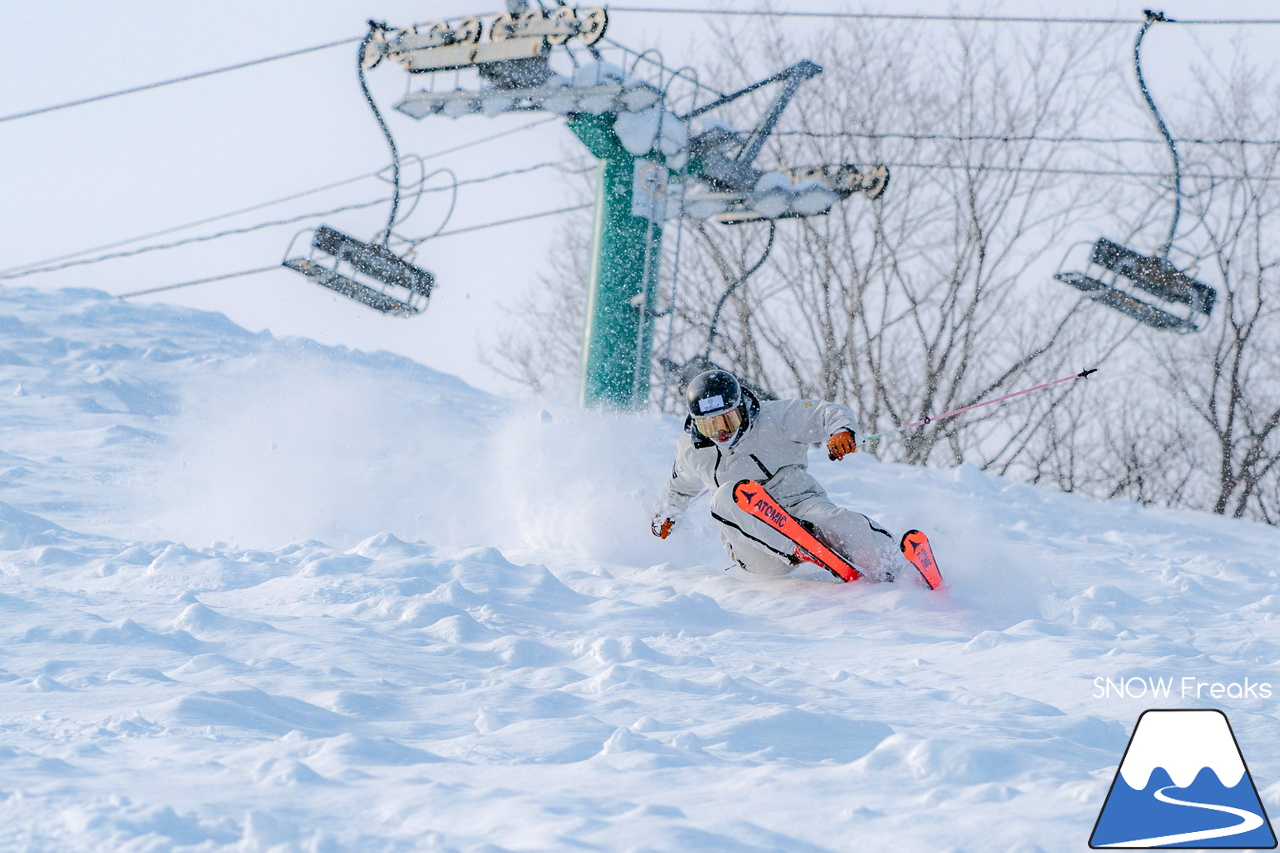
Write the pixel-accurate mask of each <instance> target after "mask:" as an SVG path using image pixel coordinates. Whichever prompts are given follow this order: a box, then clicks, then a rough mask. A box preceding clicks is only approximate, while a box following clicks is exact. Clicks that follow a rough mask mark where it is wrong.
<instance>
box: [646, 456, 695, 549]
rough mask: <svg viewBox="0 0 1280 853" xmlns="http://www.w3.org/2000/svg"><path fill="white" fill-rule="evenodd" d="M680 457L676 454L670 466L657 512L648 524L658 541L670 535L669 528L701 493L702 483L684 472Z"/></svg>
mask: <svg viewBox="0 0 1280 853" xmlns="http://www.w3.org/2000/svg"><path fill="white" fill-rule="evenodd" d="M680 456H681V454H679V453H677V454H676V461H675V464H673V465H672V466H671V477H670V478H669V479H668V480H667V487H666V489H665V490H664V491H663V493H662V500H661V503H660V504H659V506H658V512H657V514H655V515H654V517H653V522H652V523H651V524H650V529H651V530H652V531H653V535H654V536H657V537H658V538H659V539H666V538H667V536H669V535H670V534H671V528H672V527H674V526H675V523H676V522H677V521H679V520H680V518H681V516H683V515H684V511H685V510H686V509H687V508H688V506H689V502H690V501H692V500H693V499H694V498H695V497H697V496H698V495H699V494H700V493H701V492H702V483H701V482H700V481H699V480H697V479H696V478H694V477H691V476H690V475H689V474H688V473H687V472H686V471H685V470H684V467H683V466H682V465H681V464H680V461H681V460H680Z"/></svg>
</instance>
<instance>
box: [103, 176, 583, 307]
mask: <svg viewBox="0 0 1280 853" xmlns="http://www.w3.org/2000/svg"><path fill="white" fill-rule="evenodd" d="M385 201H386V199H379V200H378V201H375V202H372V203H371V204H365V205H359V206H360V207H370V206H372V204H382V203H383V202H385ZM591 207H595V203H594V202H591V203H588V204H578V205H574V206H572V207H561V208H557V209H556V210H543V211H540V212H538V213H527V214H525V215H524V216H516V217H512V218H511V219H499V220H498V221H496V222H485V223H482V224H480V225H467V226H465V227H462V228H455V229H453V230H452V231H441V232H440V233H438V234H435V235H433V236H432V239H435V238H440V237H452V236H453V235H455V234H468V233H470V232H472V231H483V230H485V229H486V228H499V227H501V226H503V225H514V224H515V223H517V222H528V221H529V220H531V219H542V218H543V217H547V216H559V215H560V214H562V213H573V212H574V211H578V210H586V209H588V208H591ZM313 215H319V216H324V215H327V214H313ZM272 224H282V223H272ZM278 269H280V265H279V264H275V265H272V266H269V267H260V268H258V269H252V270H241V271H240V272H233V273H227V274H226V275H217V276H212V277H210V278H201V279H197V280H196V281H184V282H181V283H179V284H166V285H164V286H163V287H152V288H149V289H147V290H135V291H132V292H130V293H120V294H117V295H116V298H117V299H130V298H132V297H134V296H146V295H147V294H150V293H160V292H162V291H165V290H177V289H179V288H182V287H192V286H194V285H197V284H208V283H209V282H212V281H225V280H227V279H231V278H239V277H241V276H246V275H257V274H258V273H262V272H270V271H272V270H278Z"/></svg>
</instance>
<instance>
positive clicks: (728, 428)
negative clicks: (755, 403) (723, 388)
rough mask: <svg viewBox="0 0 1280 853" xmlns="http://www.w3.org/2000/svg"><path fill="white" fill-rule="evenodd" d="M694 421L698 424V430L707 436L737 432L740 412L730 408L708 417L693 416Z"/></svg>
mask: <svg viewBox="0 0 1280 853" xmlns="http://www.w3.org/2000/svg"><path fill="white" fill-rule="evenodd" d="M695 423H697V425H698V432H700V433H702V434H703V435H705V436H707V437H714V436H715V435H716V434H718V433H722V432H730V433H732V432H737V431H738V427H740V426H742V412H740V411H738V410H737V409H730V410H729V411H727V412H722V413H721V414H718V415H715V416H713V417H710V418H695Z"/></svg>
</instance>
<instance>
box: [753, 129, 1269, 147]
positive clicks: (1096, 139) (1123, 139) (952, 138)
mask: <svg viewBox="0 0 1280 853" xmlns="http://www.w3.org/2000/svg"><path fill="white" fill-rule="evenodd" d="M773 135H774V136H803V137H807V138H811V139H873V140H874V139H902V140H907V141H910V142H1010V143H1014V142H1056V143H1063V142H1082V143H1091V144H1097V145H1108V144H1111V143H1143V144H1147V145H1166V144H1167V143H1166V142H1165V140H1164V139H1153V138H1151V137H1145V138H1144V137H1137V136H1037V135H1034V134H1033V135H1029V136H1019V135H1014V134H1000V133H974V134H963V135H961V134H955V133H895V132H889V131H886V132H884V133H872V132H869V131H856V130H833V131H820V130H775V131H774V132H773ZM1174 141H1175V142H1180V143H1186V144H1188V145H1265V146H1274V145H1280V139H1248V138H1244V137H1238V136H1237V137H1221V138H1218V139H1198V138H1194V137H1183V136H1179V137H1175V140H1174Z"/></svg>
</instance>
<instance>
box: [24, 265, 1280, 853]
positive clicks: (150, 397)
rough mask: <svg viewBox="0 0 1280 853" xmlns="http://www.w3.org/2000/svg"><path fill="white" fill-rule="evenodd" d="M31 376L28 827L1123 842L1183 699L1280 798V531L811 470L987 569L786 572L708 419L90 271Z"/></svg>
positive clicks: (673, 842) (895, 523) (58, 300)
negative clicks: (750, 516) (539, 391)
mask: <svg viewBox="0 0 1280 853" xmlns="http://www.w3.org/2000/svg"><path fill="white" fill-rule="evenodd" d="M352 310H356V309H354V308H353V309H352ZM413 322H418V323H421V324H422V327H423V334H430V333H431V324H432V322H433V321H432V320H431V319H430V318H429V317H427V318H422V319H419V320H415V321H413ZM435 322H439V320H437V321H435ZM0 401H2V402H3V412H4V417H3V419H0V487H2V488H0V500H3V501H4V503H2V504H0V547H2V548H3V549H4V551H3V554H0V615H2V618H0V637H2V640H0V643H2V645H0V696H2V697H3V699H2V702H0V849H3V850H41V851H43V850H49V851H104V850H130V851H159V850H184V851H187V850H190V851H196V850H199V851H212V850H278V851H286V850H308V851H311V850H314V851H410V850H428V851H444V850H458V851H504V850H509V851H564V850H597V851H615V850H618V851H626V850H634V851H641V850H647V851H689V850H714V851H743V853H746V851H788V853H806V852H807V851H850V850H867V851H917V850H918V851H975V853H977V851H981V853H992V851H1021V852H1023V853H1025V851H1036V850H1043V851H1062V850H1085V849H1087V846H1086V845H1087V840H1088V838H1089V835H1090V831H1091V829H1092V827H1093V823H1094V820H1095V819H1096V817H1097V815H1098V812H1099V810H1100V808H1101V806H1102V803H1103V800H1104V798H1105V797H1106V793H1107V790H1108V787H1109V785H1110V783H1111V781H1112V779H1113V777H1114V775H1115V772H1116V768H1117V766H1118V765H1119V763H1120V759H1121V756H1122V754H1123V752H1124V749H1125V746H1126V743H1127V741H1128V735H1129V733H1130V732H1131V731H1132V729H1133V725H1134V723H1135V722H1136V720H1137V718H1138V715H1139V714H1140V713H1141V711H1142V710H1144V709H1146V708H1148V707H1218V708H1221V709H1223V710H1224V711H1225V712H1226V713H1227V714H1228V716H1229V718H1230V721H1231V724H1232V727H1233V730H1234V732H1235V735H1236V737H1237V739H1238V740H1239V741H1240V744H1241V748H1242V750H1243V752H1244V755H1245V757H1246V760H1247V761H1248V763H1249V769H1250V771H1251V773H1252V775H1253V778H1254V780H1255V782H1256V783H1257V785H1258V788H1259V789H1260V790H1261V791H1262V795H1263V801H1264V803H1265V804H1266V805H1267V806H1268V807H1269V808H1270V809H1271V810H1272V811H1273V813H1274V812H1275V811H1277V810H1280V755H1277V754H1276V752H1275V749H1274V747H1275V744H1277V743H1280V723H1278V722H1277V720H1276V716H1275V707H1276V704H1275V703H1276V697H1277V695H1280V674H1278V673H1277V669H1276V664H1277V660H1278V659H1280V621H1277V619H1276V616H1277V614H1280V590H1278V589H1277V571H1276V567H1277V563H1276V557H1275V555H1276V553H1277V551H1280V534H1278V533H1277V531H1275V530H1274V529H1270V528H1267V527H1265V526H1262V525H1257V524H1251V523H1246V522H1238V521H1232V520H1229V519H1221V518H1217V517H1212V516H1207V515H1201V514H1194V513H1182V512H1172V511H1163V510H1154V509H1143V508H1140V507H1137V506H1134V505H1131V504H1128V503H1121V502H1109V503H1101V502H1095V501H1090V500H1086V499H1083V498H1080V497H1075V496H1071V495H1064V494H1061V493H1058V492H1054V491H1049V490H1045V489H1038V488H1034V487H1029V486H1024V485H1016V484H1012V483H1009V482H1006V481H1003V480H1001V479H999V478H997V477H994V476H990V475H987V474H984V473H982V472H979V471H977V470H975V469H973V468H972V467H965V466H962V467H960V468H957V469H955V470H951V471H939V470H920V469H915V468H907V467H902V466H897V465H890V464H883V463H879V462H876V461H875V460H874V459H872V458H870V457H867V456H866V455H865V454H857V455H856V456H854V457H851V458H850V459H847V460H845V461H844V462H841V463H831V462H828V461H826V460H825V458H823V459H819V458H818V455H817V454H814V464H813V468H814V470H815V472H816V473H817V475H818V477H819V478H820V479H821V480H822V481H823V482H825V483H826V484H828V486H829V487H830V490H831V493H832V496H833V497H834V498H835V499H836V500H838V501H840V502H842V503H844V504H846V505H848V506H850V507H854V508H856V509H858V510H860V511H863V512H866V513H867V514H868V515H870V516H872V517H873V518H874V519H876V520H877V521H878V522H880V523H881V524H883V525H885V526H887V527H889V528H891V529H893V530H895V531H898V532H901V531H903V530H905V529H906V528H908V527H912V526H918V527H921V528H923V529H925V530H926V531H928V532H929V533H930V534H931V537H932V539H933V541H934V546H935V551H936V553H937V556H938V559H939V561H940V563H941V565H942V567H943V571H944V573H945V574H946V577H947V580H948V582H949V585H948V586H947V587H945V588H944V589H942V590H940V591H938V592H933V593H931V592H929V591H927V590H925V589H924V588H922V587H919V586H913V585H910V584H886V585H880V586H873V585H868V584H865V583H854V584H847V585H845V584H838V583H835V582H833V581H832V580H831V579H830V578H827V577H825V576H821V575H819V574H815V573H808V574H803V575H800V576H793V577H791V578H787V579H783V580H768V579H761V578H756V577H753V576H750V575H747V574H745V573H743V572H741V571H739V570H738V569H736V568H733V569H729V568H726V567H727V565H728V561H727V559H726V558H725V557H724V555H723V553H722V551H721V550H720V547H719V543H718V541H717V538H716V535H715V532H714V530H713V529H712V526H711V522H710V520H709V518H707V517H706V503H705V499H704V500H703V501H702V502H699V503H695V504H694V507H693V509H692V510H691V515H690V517H689V518H687V519H686V520H685V522H684V523H683V524H682V525H681V526H680V527H678V528H677V531H676V533H675V534H674V535H673V536H672V538H671V539H669V540H667V541H665V542H660V541H658V540H656V539H654V538H653V537H652V536H651V535H650V533H649V527H648V525H649V515H650V512H651V511H652V508H653V506H654V503H655V498H656V495H657V492H658V489H659V488H660V486H661V485H662V483H663V482H664V480H665V478H666V476H667V475H668V471H669V467H668V466H669V465H670V459H671V454H672V451H673V448H674V443H675V439H676V436H677V435H678V432H679V423H678V422H677V421H676V420H674V419H670V418H666V417H660V416H657V415H636V416H623V415H606V414H600V413H589V412H582V411H579V410H576V409H574V408H572V407H550V406H549V407H548V409H549V410H547V411H543V410H542V409H541V408H540V407H538V406H533V407H528V406H526V405H523V404H516V403H513V402H510V401H504V400H501V399H497V398H494V397H492V396H489V395H486V394H484V393H482V392H480V391H477V390H475V389H473V388H470V387H468V386H466V385H464V384H463V383H461V382H459V381H458V380H456V379H453V378H451V377H449V376H445V375H442V374H439V373H436V372H434V371H432V370H430V369H428V368H426V367H423V366H421V365H417V364H414V363H411V362H409V361H406V360H404V359H402V358H399V357H396V356H391V355H387V354H385V353H377V354H365V353H358V352H350V351H347V350H343V349H332V348H326V347H322V346H320V345H317V344H314V343H310V342H307V341H303V340H279V339H275V338H273V337H271V336H270V335H267V334H259V335H255V334H251V333H248V332H246V331H244V330H243V329H240V328H237V327H236V326H234V325H233V324H231V323H230V322H229V321H227V320H226V319H225V318H223V317H221V316H219V315H214V314H208V313H200V312H195V311H188V310H179V309H174V308H168V307H163V306H150V307H146V306H139V305H134V304H129V303H123V302H119V301H116V300H113V299H111V298H110V297H108V296H106V295H105V294H102V293H98V292H94V291H61V292H56V293H50V292H44V293H41V292H37V291H30V290H11V291H3V292H0ZM1107 679H1110V681H1109V682H1108V681H1107ZM1157 679H1166V680H1167V682H1168V684H1171V685H1173V686H1172V692H1171V694H1170V695H1169V696H1167V697H1163V696H1161V697H1156V696H1153V695H1152V693H1151V692H1149V691H1146V688H1145V686H1146V685H1148V684H1155V683H1156V680H1157ZM1187 679H1190V680H1191V681H1190V683H1191V685H1192V691H1193V692H1192V694H1190V695H1186V694H1185V684H1186V683H1187V681H1186V680H1187ZM1259 682H1262V683H1270V684H1271V685H1272V687H1271V689H1270V690H1268V691H1267V695H1266V696H1262V695H1260V694H1259V692H1258V688H1257V685H1258V683H1259ZM1201 683H1203V684H1204V686H1203V687H1201V688H1196V685H1197V684H1201ZM1099 684H1104V685H1105V684H1111V685H1112V686H1115V685H1119V684H1124V685H1125V690H1127V691H1128V693H1126V694H1125V697H1128V698H1125V697H1122V696H1121V695H1119V693H1118V692H1112V691H1102V690H1100V689H1099ZM1211 684H1218V685H1219V686H1220V687H1222V690H1221V691H1213V689H1212V687H1210V686H1209V685H1211ZM1246 684H1252V685H1253V688H1251V689H1247V688H1245V687H1242V685H1246ZM1139 687H1142V688H1143V689H1144V693H1145V695H1137V693H1136V692H1137V690H1138V688H1139ZM1157 689H1158V687H1157ZM1197 690H1198V692H1199V695H1198V696H1197V695H1196V693H1197ZM1211 691H1212V695H1211ZM1100 693H1102V694H1104V695H1099V694H1100Z"/></svg>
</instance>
